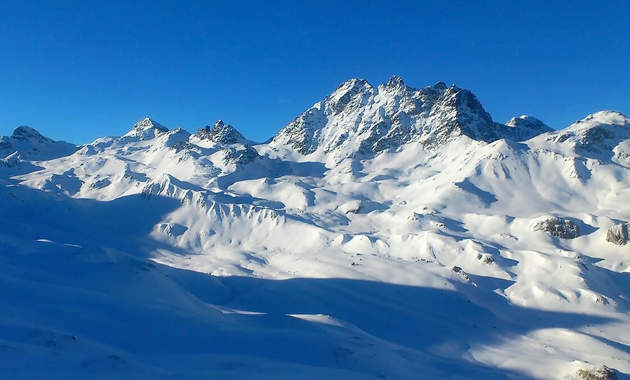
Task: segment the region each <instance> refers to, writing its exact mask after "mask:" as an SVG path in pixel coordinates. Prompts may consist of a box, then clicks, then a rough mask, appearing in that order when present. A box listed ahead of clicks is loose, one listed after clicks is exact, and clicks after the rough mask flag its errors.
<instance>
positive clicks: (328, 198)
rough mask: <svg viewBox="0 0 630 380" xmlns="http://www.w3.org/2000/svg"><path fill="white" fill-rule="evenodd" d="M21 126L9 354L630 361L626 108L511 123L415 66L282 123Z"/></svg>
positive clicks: (7, 248)
mask: <svg viewBox="0 0 630 380" xmlns="http://www.w3.org/2000/svg"><path fill="white" fill-rule="evenodd" d="M16 135H17V137H16ZM26 135H27V136H29V137H28V138H26V141H28V144H26V145H25V144H22V142H21V141H23V140H25V139H22V140H21V138H20V136H26ZM37 136H39V137H37ZM0 142H1V143H2V144H3V145H0V156H1V157H0V158H1V159H2V161H0V185H1V186H0V191H1V192H2V194H0V199H1V200H0V205H1V206H2V207H1V208H0V216H1V218H0V220H1V222H0V259H2V262H1V264H2V265H1V266H0V267H2V268H3V269H0V280H1V281H2V287H3V289H5V290H6V291H7V292H8V293H7V294H8V296H7V297H5V301H4V302H5V303H4V304H3V306H4V309H5V310H7V311H6V312H5V313H0V317H1V318H2V321H1V323H0V326H2V327H0V341H1V342H0V343H1V346H0V347H7V348H6V349H3V351H0V371H2V369H6V370H9V371H15V372H19V373H23V374H24V375H23V376H22V377H23V378H32V377H37V376H38V375H42V374H46V376H47V377H58V378H67V377H68V374H69V373H70V374H75V376H76V377H78V378H83V377H86V376H87V377H94V376H102V377H105V378H106V377H112V376H114V377H127V378H152V379H153V378H167V377H169V378H170V377H175V378H178V377H179V378H205V377H207V376H214V377H230V378H234V377H239V376H240V377H242V378H251V377H253V376H257V377H268V378H281V377H287V378H296V377H299V378H308V377H311V378H326V377H332V376H337V377H342V378H358V379H359V378H361V379H363V378H395V379H407V378H409V379H411V378H414V379H415V378H427V379H434V378H437V377H445V378H461V379H471V378H479V379H503V378H525V379H527V378H538V379H547V378H567V379H570V378H580V376H581V378H588V377H586V376H595V375H596V372H597V371H600V372H601V373H603V374H604V375H602V376H613V375H612V374H613V373H615V372H614V371H613V370H609V369H606V368H604V367H601V366H603V365H605V366H607V367H610V368H614V369H615V370H616V374H617V375H618V376H619V377H623V376H628V375H630V349H629V348H628V347H629V345H630V333H629V332H630V329H629V328H628V327H630V326H629V322H630V315H629V314H628V310H630V301H629V300H628V294H630V293H629V291H630V277H629V275H628V271H629V269H628V268H630V243H628V222H629V221H630V206H629V205H630V119H628V118H627V117H626V116H624V115H622V114H620V113H617V112H612V111H602V112H597V113H594V114H592V115H588V116H587V117H586V118H584V119H582V120H580V121H578V122H576V123H574V124H572V125H570V126H568V127H566V128H564V129H560V130H552V129H551V128H549V127H548V126H546V125H545V124H544V123H543V122H542V121H540V120H538V119H536V118H534V117H531V116H526V115H523V116H520V117H515V118H512V119H511V120H509V121H508V122H507V123H505V124H500V123H497V122H495V121H493V120H492V118H491V116H490V115H489V114H488V113H487V112H486V111H485V110H484V109H483V107H482V105H481V103H480V102H479V100H478V99H477V98H476V97H475V95H474V94H473V93H472V92H470V91H468V90H465V89H460V88H457V87H456V86H446V85H445V84H443V83H438V84H436V85H433V86H429V87H425V88H423V89H420V90H418V89H414V88H411V87H409V86H407V85H405V84H404V83H403V81H402V80H401V79H400V78H398V77H393V78H391V79H390V80H389V81H388V82H387V83H385V84H382V85H379V86H377V87H374V86H372V85H370V84H369V83H368V82H366V81H364V80H360V79H352V80H349V81H346V82H344V83H343V84H342V85H341V86H339V87H338V88H337V89H336V90H335V91H334V92H333V93H332V94H331V95H329V96H328V97H326V98H325V99H324V100H322V101H320V102H318V103H316V104H315V105H314V106H313V107H311V108H309V109H308V110H306V111H305V112H304V113H302V114H301V115H299V116H298V117H297V118H295V119H294V120H293V121H292V122H291V123H289V124H288V125H287V126H285V127H284V128H282V129H281V130H280V131H279V132H278V134H276V135H275V136H274V137H273V138H272V139H271V140H269V142H267V143H262V144H257V143H254V142H252V141H249V140H247V139H246V138H245V137H244V136H243V135H242V134H241V133H239V132H238V131H237V130H236V129H235V128H234V127H232V126H230V125H228V124H226V123H224V122H223V121H217V122H216V123H215V124H214V125H213V126H212V127H211V126H205V127H203V128H200V129H199V130H198V131H197V132H196V133H194V134H191V133H189V132H187V131H184V130H182V129H179V128H178V129H173V130H170V129H168V128H167V127H165V126H163V125H160V124H159V123H157V122H155V121H153V120H151V119H149V118H145V119H143V120H141V121H139V122H138V123H136V124H135V125H133V126H132V128H131V130H130V131H129V132H128V133H126V134H124V135H123V136H120V137H103V138H99V139H96V140H95V141H93V142H91V143H89V144H85V145H83V146H81V147H78V148H76V147H74V146H71V145H68V144H66V143H56V142H53V141H52V140H50V139H47V138H45V137H42V136H41V135H39V133H37V132H36V131H34V130H32V129H24V127H20V128H18V130H16V133H14V135H13V136H12V137H10V138H3V139H2V140H0ZM5 147H6V149H5ZM59 147H66V148H65V149H67V151H63V153H55V154H51V155H49V156H43V155H37V154H34V153H33V152H61V151H62V149H61V148H59ZM35 148H36V149H37V150H34V149H35ZM16 152H17V153H16ZM46 154H48V153H46ZM17 155H19V160H21V161H19V162H21V165H22V167H21V169H20V170H17V169H16V165H15V162H17V161H16V160H18V156H17ZM2 163H5V164H2ZM43 285H45V286H43ZM66 309H67V310H73V312H66V311H65V310H66ZM79 315H80V317H79ZM146 321H151V322H150V323H148V322H146ZM51 342H53V343H51ZM142 342H147V343H146V344H144V343H142ZM2 352H5V354H1V353H2ZM16 358H18V359H23V360H16ZM26 361H28V362H29V363H31V365H29V366H26V365H25V364H24V363H25V362H26ZM532 363H536V365H535V366H533V365H532ZM597 376H599V375H597ZM16 378H20V377H19V376H17V377H16ZM592 378H596V377H592ZM602 378H606V377H602ZM608 378H612V377H608Z"/></svg>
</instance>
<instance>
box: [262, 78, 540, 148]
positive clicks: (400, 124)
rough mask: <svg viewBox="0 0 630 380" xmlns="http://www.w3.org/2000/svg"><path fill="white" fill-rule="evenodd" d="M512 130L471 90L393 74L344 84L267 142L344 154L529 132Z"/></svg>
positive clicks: (528, 134) (353, 80)
mask: <svg viewBox="0 0 630 380" xmlns="http://www.w3.org/2000/svg"><path fill="white" fill-rule="evenodd" d="M517 128H519V129H520V127H518V126H517ZM514 131H515V130H514V127H512V128H508V127H506V126H505V125H503V124H499V123H495V122H493V120H492V118H491V116H490V114H488V113H487V112H486V111H485V110H484V108H483V106H482V105H481V103H480V102H479V100H478V99H477V97H476V96H475V95H474V94H473V93H472V92H471V91H469V90H466V89H461V88H458V87H457V86H455V85H451V86H448V87H447V86H446V84H444V83H443V82H438V83H436V84H435V85H433V86H428V87H425V88H422V89H420V90H419V89H415V88H412V87H409V86H407V85H406V84H405V83H404V81H403V80H402V78H400V77H398V76H393V77H391V78H390V79H389V80H388V81H387V82H386V83H384V84H382V85H379V86H378V87H376V88H375V87H374V86H372V85H371V84H370V83H368V82H367V81H366V80H364V79H350V80H347V81H345V82H343V83H342V84H341V85H340V86H339V87H337V89H336V90H335V91H334V92H333V93H332V94H331V95H329V96H327V97H326V98H325V99H324V100H322V101H321V102H318V103H316V104H315V105H313V106H312V107H311V108H309V109H308V110H306V111H305V112H304V113H302V114H301V115H299V116H298V117H297V118H295V119H294V120H293V121H291V122H290V123H289V124H288V125H287V126H286V127H284V128H283V129H282V130H281V131H280V132H279V133H278V134H277V135H276V136H275V137H274V138H273V140H272V142H271V144H272V145H276V146H281V145H285V146H289V147H290V148H292V149H294V150H296V151H297V152H299V153H301V154H305V155H306V154H311V153H315V152H321V153H330V152H335V153H336V154H337V155H339V156H340V157H343V156H348V155H352V154H354V153H355V152H360V153H376V152H380V151H382V150H386V149H389V148H397V147H399V146H400V145H402V144H405V143H408V142H411V141H418V142H421V143H422V144H423V145H425V146H427V147H436V146H439V145H442V144H444V143H446V142H448V141H450V140H452V139H454V138H457V137H460V136H467V137H469V138H471V139H473V140H479V141H485V142H491V141H495V140H498V139H501V138H512V139H520V138H522V136H521V134H522V135H525V136H526V137H530V136H531V134H532V133H531V132H529V133H515V132H514ZM541 133H542V132H541Z"/></svg>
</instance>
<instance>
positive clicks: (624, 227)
mask: <svg viewBox="0 0 630 380" xmlns="http://www.w3.org/2000/svg"><path fill="white" fill-rule="evenodd" d="M629 228H630V224H629V223H624V224H617V225H615V226H612V227H610V228H609V229H608V231H607V232H606V241H607V242H610V243H613V244H616V245H625V244H626V243H628V229H629Z"/></svg>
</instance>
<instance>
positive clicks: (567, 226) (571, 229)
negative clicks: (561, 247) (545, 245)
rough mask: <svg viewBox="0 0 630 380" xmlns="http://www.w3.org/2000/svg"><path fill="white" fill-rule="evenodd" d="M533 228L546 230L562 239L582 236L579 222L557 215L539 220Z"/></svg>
mask: <svg viewBox="0 0 630 380" xmlns="http://www.w3.org/2000/svg"><path fill="white" fill-rule="evenodd" d="M533 229H534V231H544V232H546V233H548V234H549V235H551V236H554V237H559V238H561V239H574V238H576V237H578V236H580V231H579V228H578V226H577V224H575V223H574V222H572V221H570V220H568V219H562V218H558V217H555V216H553V217H550V218H547V219H545V220H541V221H539V222H538V223H536V224H535V225H534V228H533Z"/></svg>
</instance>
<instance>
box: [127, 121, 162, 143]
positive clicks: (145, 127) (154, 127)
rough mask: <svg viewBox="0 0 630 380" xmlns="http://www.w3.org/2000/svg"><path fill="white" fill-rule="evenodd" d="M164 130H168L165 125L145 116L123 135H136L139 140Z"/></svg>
mask: <svg viewBox="0 0 630 380" xmlns="http://www.w3.org/2000/svg"><path fill="white" fill-rule="evenodd" d="M164 132H168V128H167V127H165V126H163V125H162V124H160V123H158V122H157V121H155V120H153V119H151V118H149V117H148V116H147V117H145V118H144V119H142V120H140V121H138V122H137V123H135V124H134V125H133V127H132V128H131V130H130V131H129V132H127V133H126V134H125V136H130V137H138V138H139V139H140V140H146V139H151V138H153V137H155V136H157V135H158V134H161V133H164Z"/></svg>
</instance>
